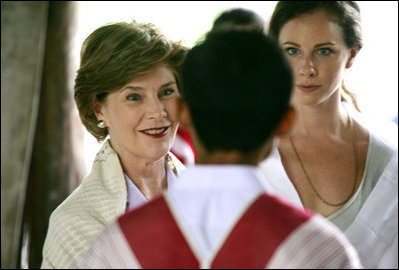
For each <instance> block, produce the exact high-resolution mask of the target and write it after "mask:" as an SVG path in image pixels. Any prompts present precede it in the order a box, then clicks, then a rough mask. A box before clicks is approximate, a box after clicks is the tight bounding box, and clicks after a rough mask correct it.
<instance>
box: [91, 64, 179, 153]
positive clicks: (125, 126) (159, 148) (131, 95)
mask: <svg viewBox="0 0 399 270" xmlns="http://www.w3.org/2000/svg"><path fill="white" fill-rule="evenodd" d="M179 98H180V95H179V92H178V88H177V85H176V80H175V77H174V76H173V73H172V71H171V70H170V69H169V68H167V67H166V66H164V65H159V66H157V67H156V68H154V69H152V70H151V71H150V72H148V73H147V74H145V75H142V76H140V77H138V78H135V79H133V80H131V81H130V82H128V83H127V84H126V85H124V86H123V87H122V88H121V89H119V90H117V91H115V92H113V93H111V94H109V95H108V96H107V98H106V101H105V103H103V104H98V105H97V106H98V107H99V108H97V109H95V111H97V112H100V113H99V114H97V118H98V119H103V120H104V124H105V126H106V127H107V128H108V132H109V135H110V140H111V144H112V146H113V148H114V149H115V151H116V152H117V153H118V154H119V156H120V157H122V158H123V157H124V156H126V155H130V156H133V157H135V158H141V159H146V160H148V161H156V160H159V159H161V158H162V157H164V156H165V155H166V154H167V152H168V151H169V150H170V148H171V146H172V143H173V140H174V137H175V135H176V130H177V127H178V122H177V103H178V99H179Z"/></svg>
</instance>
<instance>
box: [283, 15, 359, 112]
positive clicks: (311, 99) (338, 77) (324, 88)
mask: <svg viewBox="0 0 399 270" xmlns="http://www.w3.org/2000/svg"><path fill="white" fill-rule="evenodd" d="M279 43H280V45H281V46H282V47H283V50H284V51H285V53H286V56H287V58H288V60H289V61H290V63H291V66H292V68H293V71H294V74H295V91H294V95H293V103H294V104H297V105H299V104H303V105H314V104H320V103H323V102H325V101H326V100H328V98H329V97H331V96H332V95H333V94H334V93H335V95H334V96H337V97H339V96H340V95H339V93H340V92H339V91H338V90H339V89H340V88H341V84H342V79H343V75H344V72H345V69H346V68H348V67H350V65H351V50H350V49H349V48H347V46H346V44H345V42H344V39H343V34H342V30H341V28H340V26H339V25H338V24H337V23H336V22H335V21H334V20H333V19H332V17H331V16H329V15H327V13H326V12H324V11H322V10H320V11H316V12H314V13H310V14H305V15H302V16H300V17H297V18H294V19H292V20H290V21H288V22H287V23H286V24H285V25H283V27H282V28H281V31H280V35H279ZM352 52H354V50H352ZM354 55H356V54H354Z"/></svg>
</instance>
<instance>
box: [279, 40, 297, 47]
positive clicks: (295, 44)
mask: <svg viewBox="0 0 399 270" xmlns="http://www.w3.org/2000/svg"><path fill="white" fill-rule="evenodd" d="M282 45H294V46H296V47H301V46H300V45H299V44H297V43H295V42H291V41H286V42H284V43H283V44H282Z"/></svg>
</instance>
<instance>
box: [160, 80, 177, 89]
mask: <svg viewBox="0 0 399 270" xmlns="http://www.w3.org/2000/svg"><path fill="white" fill-rule="evenodd" d="M172 84H176V82H175V81H170V82H167V83H164V84H162V85H161V87H159V88H165V87H168V86H171V85H172Z"/></svg>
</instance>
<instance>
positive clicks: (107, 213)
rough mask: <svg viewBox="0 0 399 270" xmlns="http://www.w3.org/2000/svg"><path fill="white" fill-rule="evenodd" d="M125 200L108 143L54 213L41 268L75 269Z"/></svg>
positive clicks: (119, 169)
mask: <svg viewBox="0 0 399 270" xmlns="http://www.w3.org/2000/svg"><path fill="white" fill-rule="evenodd" d="M169 155H170V156H171V157H172V161H173V163H174V165H175V167H176V169H177V172H179V171H181V170H182V169H184V165H183V164H182V163H181V162H180V161H179V160H178V159H177V158H176V157H175V156H173V155H172V154H171V153H169ZM166 164H168V163H167V162H166ZM167 166H169V165H167ZM126 201H127V188H126V183H125V178H124V173H123V170H122V166H121V164H120V161H119V158H118V155H117V153H116V152H115V151H114V150H113V149H112V147H111V145H110V143H109V140H107V141H106V142H105V143H104V145H103V146H102V148H101V149H100V151H99V152H98V153H97V156H96V158H95V160H94V163H93V166H92V170H91V172H90V174H88V175H87V176H86V177H85V178H84V179H83V180H82V182H81V184H80V185H79V186H78V187H77V188H76V189H75V190H74V191H73V192H72V194H71V195H69V196H68V197H67V198H66V199H65V200H64V201H63V202H62V203H61V204H60V205H59V206H58V207H57V208H56V209H55V210H54V212H53V213H52V214H51V216H50V222H49V227H48V231H47V236H46V240H45V243H44V247H43V261H42V265H41V268H72V267H73V266H74V265H75V264H76V262H77V260H78V258H79V256H81V255H82V254H83V253H84V252H86V250H87V249H88V248H89V247H90V244H91V241H92V240H93V239H94V237H95V236H97V234H98V233H99V232H100V231H101V230H103V229H104V228H105V227H106V226H107V225H108V224H109V223H110V222H112V221H114V220H115V219H116V218H117V217H118V216H119V215H121V214H123V213H124V212H125V208H126Z"/></svg>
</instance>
